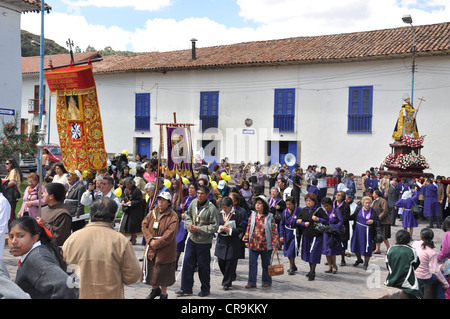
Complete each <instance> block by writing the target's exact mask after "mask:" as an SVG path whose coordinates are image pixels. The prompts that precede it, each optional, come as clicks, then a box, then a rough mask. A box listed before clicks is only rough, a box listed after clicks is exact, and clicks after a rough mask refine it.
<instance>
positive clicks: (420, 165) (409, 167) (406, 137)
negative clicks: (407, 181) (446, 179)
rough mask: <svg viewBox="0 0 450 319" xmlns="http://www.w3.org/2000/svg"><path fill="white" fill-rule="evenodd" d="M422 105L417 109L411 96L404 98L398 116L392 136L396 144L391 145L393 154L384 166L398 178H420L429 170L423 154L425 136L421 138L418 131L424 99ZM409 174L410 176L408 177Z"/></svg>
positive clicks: (421, 99) (388, 157)
mask: <svg viewBox="0 0 450 319" xmlns="http://www.w3.org/2000/svg"><path fill="white" fill-rule="evenodd" d="M419 100H420V104H419V106H418V107H417V109H415V108H414V107H413V106H412V105H411V100H410V98H409V96H406V95H405V96H403V101H404V103H403V104H402V107H401V109H400V112H399V114H398V118H397V123H396V124H395V128H394V133H393V134H392V137H393V139H394V140H395V142H394V143H392V144H389V146H390V147H391V153H390V154H388V155H387V156H386V158H385V159H384V161H383V163H382V165H383V167H385V168H387V169H388V170H389V171H392V172H393V173H395V174H397V176H399V177H400V175H401V176H405V177H412V176H416V177H417V176H420V174H422V172H423V170H424V169H428V168H429V167H430V165H429V164H428V162H427V160H426V159H425V157H424V156H423V155H422V154H421V149H422V148H423V140H424V136H419V131H418V129H417V122H416V118H417V113H418V112H419V109H420V105H421V104H422V102H423V101H425V100H424V99H423V98H420V99H419ZM408 174H409V175H408Z"/></svg>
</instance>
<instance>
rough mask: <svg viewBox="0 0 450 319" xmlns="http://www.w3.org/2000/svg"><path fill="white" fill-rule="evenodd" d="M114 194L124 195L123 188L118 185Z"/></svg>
mask: <svg viewBox="0 0 450 319" xmlns="http://www.w3.org/2000/svg"><path fill="white" fill-rule="evenodd" d="M114 195H116V196H117V197H120V196H122V188H120V187H117V188H116V190H115V191H114Z"/></svg>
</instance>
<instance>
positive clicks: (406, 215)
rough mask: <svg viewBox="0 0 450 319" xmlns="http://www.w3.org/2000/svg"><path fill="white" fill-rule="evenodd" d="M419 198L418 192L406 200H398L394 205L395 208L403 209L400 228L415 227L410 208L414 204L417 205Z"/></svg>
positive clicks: (415, 220)
mask: <svg viewBox="0 0 450 319" xmlns="http://www.w3.org/2000/svg"><path fill="white" fill-rule="evenodd" d="M418 197H419V192H416V193H415V194H414V196H413V197H410V198H407V199H403V198H402V199H399V200H398V202H397V203H395V207H398V208H400V207H401V208H403V213H402V226H403V228H413V227H417V226H418V224H417V219H416V218H415V217H414V215H413V213H412V212H411V207H413V205H414V204H415V203H417V198H418Z"/></svg>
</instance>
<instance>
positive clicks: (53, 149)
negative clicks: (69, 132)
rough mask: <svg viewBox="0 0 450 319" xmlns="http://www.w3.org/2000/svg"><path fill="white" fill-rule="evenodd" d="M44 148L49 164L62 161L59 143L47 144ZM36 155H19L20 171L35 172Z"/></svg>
mask: <svg viewBox="0 0 450 319" xmlns="http://www.w3.org/2000/svg"><path fill="white" fill-rule="evenodd" d="M44 150H47V151H48V160H49V165H51V164H52V163H58V162H61V161H62V154H61V149H60V147H59V145H56V144H48V145H47V146H46V147H44ZM37 165H38V163H37V156H33V157H22V156H19V166H20V169H21V170H22V171H28V172H36V171H37Z"/></svg>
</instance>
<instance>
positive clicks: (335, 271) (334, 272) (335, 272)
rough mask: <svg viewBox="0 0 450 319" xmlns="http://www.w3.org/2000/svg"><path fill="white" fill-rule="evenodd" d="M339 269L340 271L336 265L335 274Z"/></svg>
mask: <svg viewBox="0 0 450 319" xmlns="http://www.w3.org/2000/svg"><path fill="white" fill-rule="evenodd" d="M337 271H338V267H337V266H336V269H335V270H333V274H337Z"/></svg>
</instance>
